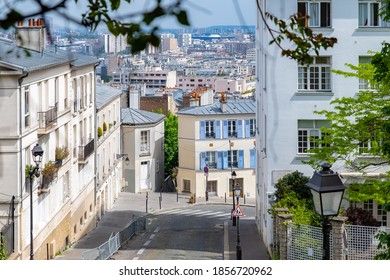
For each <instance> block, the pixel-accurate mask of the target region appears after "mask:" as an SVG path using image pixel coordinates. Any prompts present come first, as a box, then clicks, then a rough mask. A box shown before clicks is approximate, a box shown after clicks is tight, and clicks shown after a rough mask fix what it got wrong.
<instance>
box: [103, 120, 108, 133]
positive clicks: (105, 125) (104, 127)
mask: <svg viewBox="0 0 390 280" xmlns="http://www.w3.org/2000/svg"><path fill="white" fill-rule="evenodd" d="M103 131H104V132H106V131H107V124H106V123H105V122H104V123H103Z"/></svg>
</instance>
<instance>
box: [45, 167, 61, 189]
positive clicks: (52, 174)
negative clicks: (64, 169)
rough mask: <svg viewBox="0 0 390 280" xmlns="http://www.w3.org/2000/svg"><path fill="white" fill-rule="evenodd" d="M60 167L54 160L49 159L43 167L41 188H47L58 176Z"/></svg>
mask: <svg viewBox="0 0 390 280" xmlns="http://www.w3.org/2000/svg"><path fill="white" fill-rule="evenodd" d="M58 169H59V167H58V166H57V164H56V163H55V162H53V161H49V162H48V163H46V164H45V167H44V168H43V169H42V171H41V174H42V185H41V188H42V189H44V188H47V187H48V186H49V185H50V184H51V182H53V180H54V179H55V178H57V175H58Z"/></svg>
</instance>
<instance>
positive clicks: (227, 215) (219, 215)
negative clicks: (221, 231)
mask: <svg viewBox="0 0 390 280" xmlns="http://www.w3.org/2000/svg"><path fill="white" fill-rule="evenodd" d="M230 216H231V214H230V213H223V214H218V215H215V217H230Z"/></svg>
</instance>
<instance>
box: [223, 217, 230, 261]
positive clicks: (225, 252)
mask: <svg viewBox="0 0 390 280" xmlns="http://www.w3.org/2000/svg"><path fill="white" fill-rule="evenodd" d="M223 259H224V260H228V259H229V221H226V222H224V223H223Z"/></svg>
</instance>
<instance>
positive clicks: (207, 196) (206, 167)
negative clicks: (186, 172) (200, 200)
mask: <svg viewBox="0 0 390 280" xmlns="http://www.w3.org/2000/svg"><path fill="white" fill-rule="evenodd" d="M205 163H206V166H205V167H204V169H203V170H204V176H206V201H209V187H208V179H209V159H208V158H207V157H206V159H205Z"/></svg>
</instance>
